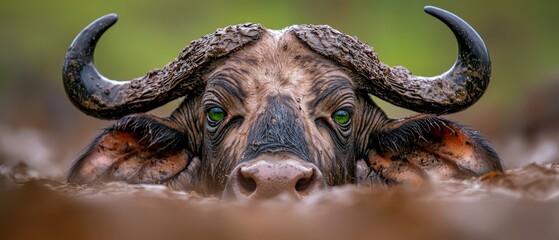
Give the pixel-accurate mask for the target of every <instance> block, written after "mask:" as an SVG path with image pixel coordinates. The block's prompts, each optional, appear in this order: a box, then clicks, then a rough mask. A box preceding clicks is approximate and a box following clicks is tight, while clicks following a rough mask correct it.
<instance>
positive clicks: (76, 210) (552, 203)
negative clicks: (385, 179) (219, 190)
mask: <svg viewBox="0 0 559 240" xmlns="http://www.w3.org/2000/svg"><path fill="white" fill-rule="evenodd" d="M0 172H1V173H2V174H1V176H0V186H2V190H1V192H0V238H1V239H187V238H188V239H530V238H532V239H557V237H558V236H559V228H557V223H559V164H558V163H548V164H528V165H525V166H523V167H520V168H516V169H511V170H508V171H507V172H506V173H505V174H497V175H487V176H485V177H483V178H480V179H470V180H466V181H442V182H441V181H437V180H433V181H432V182H431V183H430V184H427V185H426V186H423V187H422V188H419V189H404V188H393V189H382V188H360V187H357V186H342V187H336V188H332V189H330V190H328V191H325V192H322V193H319V194H317V195H315V196H312V197H309V198H307V199H305V200H303V201H297V202H294V201H290V200H285V199H272V200H266V201H250V202H229V201H221V200H218V199H215V198H204V197H200V196H198V195H196V194H195V193H188V192H180V191H171V190H169V189H167V188H165V187H163V186H157V185H128V184H124V183H108V184H105V185H101V186H97V187H83V186H72V185H67V184H65V183H63V182H60V181H53V180H48V179H37V178H35V177H34V176H36V175H37V173H36V172H34V171H32V170H31V169H29V168H28V167H27V166H26V165H25V164H16V165H12V166H7V165H3V166H2V167H1V168H0Z"/></svg>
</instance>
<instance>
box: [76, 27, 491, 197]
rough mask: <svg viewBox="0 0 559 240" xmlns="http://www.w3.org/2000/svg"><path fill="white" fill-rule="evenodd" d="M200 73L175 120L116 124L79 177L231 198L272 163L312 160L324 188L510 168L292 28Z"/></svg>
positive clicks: (453, 126)
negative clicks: (363, 85) (386, 103)
mask: <svg viewBox="0 0 559 240" xmlns="http://www.w3.org/2000/svg"><path fill="white" fill-rule="evenodd" d="M201 78H202V79H203V80H204V81H205V82H206V85H205V88H204V90H203V91H200V92H197V93H193V94H189V95H187V97H186V98H185V100H184V102H183V103H182V104H181V106H180V107H179V108H178V109H177V110H175V111H174V112H173V113H172V114H171V115H170V116H169V117H166V118H160V117H156V116H152V115H148V114H135V115H130V116H126V117H124V118H122V119H120V120H118V121H117V122H116V123H115V124H114V125H113V126H111V127H109V128H108V129H106V130H105V132H104V133H103V134H101V135H100V136H99V137H98V138H97V139H96V140H95V141H94V142H93V143H92V144H91V145H90V146H89V148H88V149H87V151H86V152H85V154H84V155H83V156H82V157H80V158H79V159H78V160H77V161H76V162H75V164H74V165H73V167H72V169H71V170H70V174H69V177H68V181H69V182H75V183H95V182H101V181H115V180H116V181H126V182H130V183H159V184H166V185H169V186H171V187H173V188H177V189H185V190H195V191H198V192H200V193H205V194H209V195H224V196H226V195H228V193H230V192H231V191H234V190H232V189H231V188H234V187H231V185H234V184H232V183H231V181H233V180H232V178H231V177H230V176H234V175H235V174H236V172H237V171H239V170H238V168H239V165H241V164H252V163H255V162H262V161H283V160H285V159H289V160H290V161H294V162H298V163H302V164H308V163H310V165H309V166H310V167H309V168H310V169H313V171H314V172H315V173H317V174H319V175H317V176H318V177H313V179H314V178H316V179H315V180H316V182H318V183H317V184H318V185H317V186H335V185H341V184H354V183H357V184H363V185H371V184H372V185H393V184H405V185H420V184H421V183H422V182H423V181H424V180H426V179H428V178H430V177H437V178H442V179H448V178H469V177H472V176H480V175H484V174H486V173H489V172H491V171H502V166H501V163H500V160H499V158H498V156H497V154H496V153H495V152H494V150H493V149H492V148H491V147H490V146H489V145H488V144H487V142H486V140H485V139H483V138H482V137H481V136H479V135H477V133H476V132H475V131H472V130H469V129H466V128H464V127H462V126H461V125H459V124H457V123H454V122H452V121H449V120H446V119H443V118H440V117H438V116H434V115H418V116H414V117H410V118H405V119H398V120H394V119H390V118H388V117H387V116H386V115H385V114H384V112H383V111H382V110H381V109H380V108H378V107H377V106H376V105H375V103H374V102H373V101H372V99H371V98H370V95H369V94H368V93H367V92H365V91H360V90H359V89H358V88H357V85H358V82H359V81H358V80H360V78H361V76H360V75H358V74H355V73H354V72H353V71H352V70H351V69H348V68H346V67H343V66H341V65H340V64H338V63H337V62H335V61H333V60H331V59H328V58H326V57H324V56H322V55H320V54H318V53H316V52H314V51H313V50H311V49H310V48H309V47H308V46H307V45H305V44H304V43H302V42H301V40H299V38H297V37H296V36H295V35H294V34H292V33H290V32H280V31H270V30H268V31H266V32H265V33H263V35H262V36H261V37H260V40H258V41H257V42H255V43H254V44H251V45H248V46H246V47H244V48H243V49H241V50H239V51H236V52H234V53H231V54H229V55H228V56H226V57H222V58H219V59H218V60H216V61H215V62H213V63H212V64H211V66H209V67H207V68H206V71H204V72H203V75H202V76H201ZM216 107H219V108H220V109H222V110H224V112H225V115H224V117H223V118H222V119H220V120H219V121H213V120H212V119H211V116H210V114H211V113H210V112H211V111H212V109H214V108H216ZM339 110H344V111H346V112H347V113H349V115H350V120H349V121H348V122H347V123H340V122H338V121H337V120H336V117H335V114H336V113H337V112H338V111H339ZM313 176H314V175H313ZM319 188H323V187H319ZM306 194H307V193H306V192H304V193H301V194H300V195H301V196H300V197H304V196H305V195H306Z"/></svg>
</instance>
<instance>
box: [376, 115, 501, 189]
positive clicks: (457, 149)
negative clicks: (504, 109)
mask: <svg viewBox="0 0 559 240" xmlns="http://www.w3.org/2000/svg"><path fill="white" fill-rule="evenodd" d="M366 160H367V161H366V163H367V165H368V166H369V167H370V169H371V171H370V172H369V174H368V176H367V178H368V181H369V182H372V183H376V182H379V181H381V182H384V183H403V184H408V185H419V184H421V183H422V182H423V180H424V179H426V178H428V177H429V176H435V177H438V178H441V179H448V178H459V179H464V178H470V177H477V176H482V175H484V174H487V173H489V172H492V171H499V172H501V171H503V166H502V165H501V161H500V159H499V157H498V155H497V153H496V152H495V150H493V149H492V148H491V147H490V146H489V144H488V143H487V140H485V139H484V138H483V137H481V136H480V135H478V134H477V133H476V132H475V131H472V130H470V129H467V128H465V127H463V126H460V125H459V124H457V123H455V122H452V121H450V120H446V119H443V118H439V117H436V116H431V115H419V116H415V117H411V118H405V119H399V120H392V121H389V122H388V123H387V124H385V125H384V126H382V127H381V129H380V130H379V131H375V132H374V133H372V134H371V140H370V146H369V152H368V154H367V159H366Z"/></svg>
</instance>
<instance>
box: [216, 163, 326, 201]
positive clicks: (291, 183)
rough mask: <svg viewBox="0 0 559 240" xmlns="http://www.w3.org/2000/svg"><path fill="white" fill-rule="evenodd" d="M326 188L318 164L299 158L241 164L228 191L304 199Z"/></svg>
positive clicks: (237, 195) (238, 195) (234, 194)
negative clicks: (302, 160) (305, 161)
mask: <svg viewBox="0 0 559 240" xmlns="http://www.w3.org/2000/svg"><path fill="white" fill-rule="evenodd" d="M324 187H325V183H324V180H323V177H322V173H320V171H319V170H318V169H317V168H316V166H314V164H311V163H304V162H299V161H296V160H282V161H267V160H259V161H256V162H253V163H250V164H241V165H239V166H237V167H236V168H235V170H233V173H232V174H231V176H230V179H229V182H228V186H227V187H226V192H225V194H226V195H229V196H232V197H235V198H250V199H260V198H272V197H276V196H279V195H286V196H289V197H291V198H296V199H301V198H303V197H305V196H307V195H309V194H312V193H313V192H316V191H318V190H320V189H322V188H324Z"/></svg>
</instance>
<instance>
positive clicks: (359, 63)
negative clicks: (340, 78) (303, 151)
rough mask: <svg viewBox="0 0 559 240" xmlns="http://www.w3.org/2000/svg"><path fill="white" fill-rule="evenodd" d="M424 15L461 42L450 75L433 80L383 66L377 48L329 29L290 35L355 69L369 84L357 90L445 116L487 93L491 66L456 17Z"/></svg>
mask: <svg viewBox="0 0 559 240" xmlns="http://www.w3.org/2000/svg"><path fill="white" fill-rule="evenodd" d="M425 12H427V13H429V14H431V15H433V16H435V17H436V18H438V19H439V20H441V21H442V22H444V23H445V24H446V25H447V26H448V27H449V28H450V29H451V30H452V32H453V33H454V35H455V36H456V40H457V41H458V58H457V60H456V62H455V63H454V66H452V68H450V69H449V70H448V71H447V72H445V73H443V74H441V75H438V76H434V77H421V76H414V75H412V74H411V73H410V72H409V71H408V70H407V69H405V68H403V67H389V66H387V65H385V64H384V63H382V62H380V61H379V59H378V57H377V55H376V53H375V51H374V50H373V48H371V47H370V46H368V45H367V44H364V43H362V42H360V41H359V40H357V39H356V38H354V37H349V36H347V35H344V34H342V33H340V32H338V31H336V30H334V29H332V28H330V27H328V26H309V25H305V26H301V27H296V28H293V29H292V31H293V32H294V33H295V35H297V37H298V38H299V39H301V40H302V41H303V42H305V43H307V45H309V47H311V48H312V49H313V50H315V51H316V52H318V53H320V54H322V55H324V56H327V57H330V58H332V59H334V60H335V61H337V62H338V63H340V64H342V65H344V66H346V67H349V68H351V69H352V70H354V71H356V72H357V73H358V74H359V75H361V76H362V77H363V79H364V80H365V81H360V82H357V83H356V85H357V86H356V87H357V88H358V89H363V90H365V91H368V92H372V93H373V94H374V95H375V96H378V97H380V98H382V99H384V100H386V101H388V102H390V103H393V104H395V105H398V106H401V107H404V108H407V109H410V110H413V111H417V112H422V113H434V114H447V113H453V112H458V111H461V110H464V109H466V108H467V107H469V106H471V105H472V104H474V103H475V102H476V101H477V100H478V99H479V98H480V97H481V96H482V95H483V93H484V92H485V89H487V85H488V84H489V79H490V76H491V60H490V58H489V53H488V52H487V49H486V47H485V44H484V43H483V40H482V39H481V38H480V36H479V35H478V34H477V33H476V31H475V30H474V29H473V28H472V27H471V26H470V25H468V23H466V22H465V21H464V20H462V19H460V18H459V17H458V16H456V15H454V14H452V13H450V12H448V11H445V10H442V9H439V8H436V7H431V6H427V7H425Z"/></svg>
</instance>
